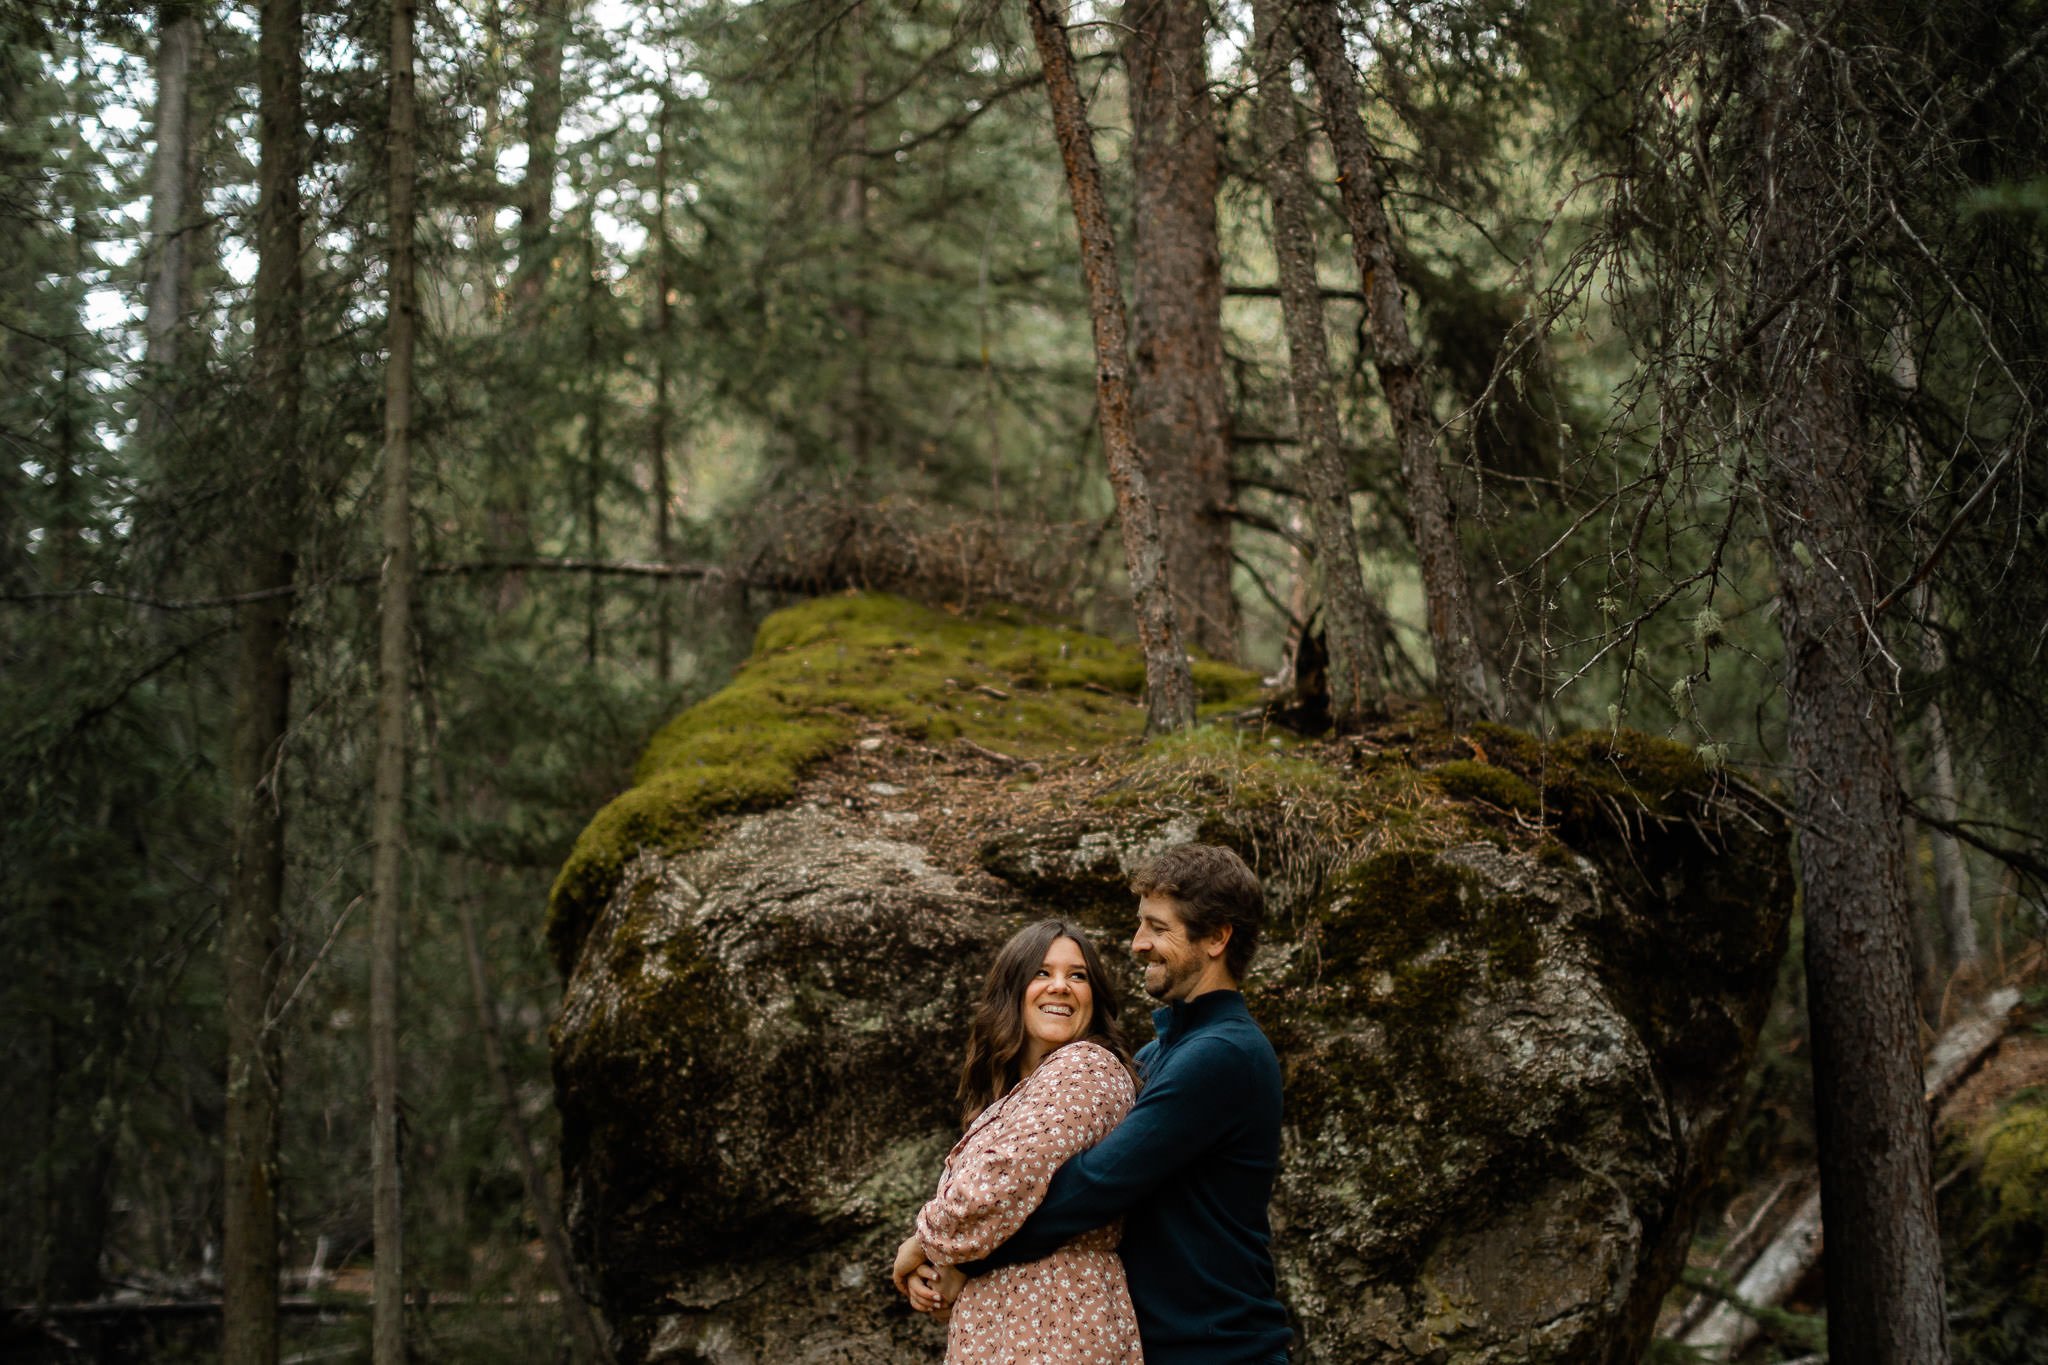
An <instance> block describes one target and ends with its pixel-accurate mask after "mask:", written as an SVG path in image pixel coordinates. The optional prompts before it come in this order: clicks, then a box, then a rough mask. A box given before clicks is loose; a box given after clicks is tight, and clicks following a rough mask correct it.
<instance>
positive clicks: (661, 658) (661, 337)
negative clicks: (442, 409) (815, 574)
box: [647, 94, 673, 686]
mask: <svg viewBox="0 0 2048 1365" xmlns="http://www.w3.org/2000/svg"><path fill="white" fill-rule="evenodd" d="M668 124H669V101H668V96H667V95H666V94H664V95H663V96H662V100H661V114H660V117H659V118H658V119H657V120H656V121H655V131H654V137H655V142H654V322H653V326H652V328H651V329H650V330H651V331H652V332H653V334H654V413H653V419H652V421H651V423H650V425H649V431H648V451H647V462H648V466H649V469H648V473H649V476H650V478H649V481H650V482H651V483H653V485H654V558H655V561H656V562H657V563H661V564H666V563H668V561H669V553H670V550H671V549H672V548H673V547H672V546H671V544H670V541H669V528H668V516H669V502H670V499H671V496H672V495H671V493H670V491H669V475H668V355H669V345H670V341H671V337H670V309H669V301H668V294H669V289H670V287H671V285H670V279H669V265H668ZM670 595H671V594H670V589H669V585H668V584H666V583H663V584H659V585H657V586H656V587H655V589H654V676H655V677H656V679H657V680H659V681H660V682H661V683H662V684H663V685H664V686H665V685H667V683H668V682H669V678H670V673H671V670H672V662H671V657H670V656H671V654H672V653H673V647H672V642H671V640H670V638H669V637H670V630H671V626H670V622H669V612H670V602H669V598H670Z"/></svg>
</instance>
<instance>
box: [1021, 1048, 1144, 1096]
mask: <svg viewBox="0 0 2048 1365" xmlns="http://www.w3.org/2000/svg"><path fill="white" fill-rule="evenodd" d="M1038 1074H1039V1075H1040V1076H1042V1077H1043V1078H1044V1079H1045V1080H1046V1081H1048V1082H1050V1083H1053V1084H1059V1083H1061V1082H1063V1081H1074V1080H1081V1079H1084V1078H1095V1079H1099V1078H1105V1077H1107V1078H1114V1079H1115V1080H1120V1081H1121V1082H1122V1083H1123V1084H1124V1085H1125V1086H1128V1085H1129V1084H1130V1083H1131V1073H1130V1072H1129V1071H1128V1070H1127V1069H1126V1068H1125V1067H1124V1064H1123V1062H1122V1060H1121V1059H1120V1058H1118V1056H1117V1055H1116V1054H1115V1053H1114V1052H1111V1051H1110V1050H1109V1049H1108V1048H1106V1047H1104V1046H1103V1045H1102V1044H1101V1043H1098V1042H1095V1041H1093V1040H1092V1039H1088V1038H1077V1039H1076V1040H1074V1041H1073V1042H1071V1043H1068V1044H1067V1045H1066V1046H1065V1047H1061V1048H1057V1049H1055V1050H1054V1051H1053V1053H1052V1054H1051V1055H1050V1056H1048V1057H1047V1058H1046V1059H1045V1060H1044V1061H1042V1062H1040V1063H1039V1064H1038Z"/></svg>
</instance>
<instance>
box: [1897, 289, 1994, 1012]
mask: <svg viewBox="0 0 2048 1365" xmlns="http://www.w3.org/2000/svg"><path fill="white" fill-rule="evenodd" d="M1893 345H1894V355H1893V359H1892V382H1893V383H1894V384H1896V385H1897V386H1898V387H1899V389H1900V391H1901V392H1902V393H1903V394H1905V395H1906V396H1907V397H1908V398H1910V397H1911V396H1912V395H1913V394H1915V393H1918V392H1919V389H1920V367H1919V364H1918V362H1916V361H1915V360H1914V358H1913V338H1912V336H1911V334H1910V333H1909V332H1908V331H1907V330H1906V329H1904V328H1899V329H1895V330H1894V333H1893ZM1903 430H1904V432H1905V446H1906V501H1907V502H1908V503H1909V504H1911V505H1913V506H1918V505H1919V503H1920V497H1921V491H1922V490H1923V489H1924V488H1925V487H1926V462H1925V460H1924V458H1923V456H1922V452H1921V447H1920V435H1919V432H1918V431H1917V430H1916V429H1915V428H1914V426H1913V422H1912V419H1911V417H1910V416H1909V417H1908V418H1907V420H1906V422H1905V423H1904V426H1903ZM1932 551H1933V546H1932V545H1930V544H1929V543H1928V539H1927V537H1926V536H1924V535H1919V534H1916V535H1915V536H1914V537H1913V557H1914V558H1915V559H1917V560H1924V559H1925V558H1926V557H1927V556H1928V555H1929V554H1931V553H1932ZM1913 612H1914V615H1915V616H1916V617H1917V618H1918V619H1919V621H1920V623H1921V624H1920V667H1921V668H1922V669H1923V670H1924V671H1925V672H1926V673H1927V674H1928V676H1930V677H1932V676H1934V675H1935V674H1938V673H1940V672H1941V671H1942V670H1943V669H1944V668H1947V667H1948V649H1947V647H1946V646H1945V645H1944V644H1943V643H1942V639H1941V632H1940V631H1939V630H1937V629H1935V625H1934V623H1935V621H1936V620H1937V619H1938V618H1939V616H1940V613H1941V603H1940V601H1939V600H1938V599H1937V598H1936V597H1935V595H1934V585H1933V584H1932V583H1931V582H1926V583H1922V584H1921V585H1920V586H1919V587H1918V588H1916V589H1915V590H1914V592H1913ZM1920 727H1921V737H1922V738H1923V739H1924V740H1925V741H1926V744H1927V769H1928V771H1927V801H1928V805H1929V807H1930V808H1931V809H1930V812H1929V813H1930V814H1932V815H1933V816H1934V817H1935V818H1936V819H1939V820H1951V821H1952V820H1954V819H1955V818H1956V814H1957V800H1956V766H1955V749H1954V746H1953V745H1951V744H1950V743H1949V737H1948V723H1947V722H1946V721H1945V720H1944V719H1943V718H1942V714H1941V703H1939V702H1937V701H1932V700H1930V701H1929V702H1928V703H1927V708H1926V710H1925V711H1923V712H1922V713H1921V717H1920ZM1927 838H1928V843H1929V846H1930V847H1931V848H1932V849H1933V851H1934V892H1935V899H1936V900H1937V901H1938V902H1939V903H1940V907H1941V925H1942V930H1943V935H1944V937H1945V939H1946V940H1947V947H1948V957H1949V966H1950V968H1951V969H1952V970H1954V971H1957V972H1961V973H1965V974H1966V976H1967V979H1968V981H1969V983H1970V984H1971V985H1972V986H1975V985H1978V984H1981V983H1980V975H1981V972H1982V969H1983V963H1982V957H1981V950H1980V949H1979V948H1978V946H1977V918H1976V915H1975V914H1974V913H1973V912H1972V909H1971V905H1970V869H1969V865H1968V864H1967V863H1965V862H1964V861H1963V850H1962V845H1961V844H1960V843H1959V842H1958V841H1957V839H1956V837H1955V836H1954V835H1953V834H1950V833H1948V832H1947V831H1946V830H1940V829H1934V828H1929V829H1928V831H1927Z"/></svg>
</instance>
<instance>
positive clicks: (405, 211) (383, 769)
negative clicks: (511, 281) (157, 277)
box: [370, 0, 419, 1365]
mask: <svg viewBox="0 0 2048 1365" xmlns="http://www.w3.org/2000/svg"><path fill="white" fill-rule="evenodd" d="M413 7H414V0H392V2H391V52H390V61H391V70H390V80H391V117H390V128H389V133H388V136H389V138H390V146H389V148H388V163H389V172H390V195H391V219H390V234H391V275H390V284H389V290H388V309H387V312H388V315H387V319H386V335H387V337H388V345H389V349H390V354H389V356H388V358H387V359H386V361H385V370H384V488H383V495H384V506H383V539H384V566H383V568H384V572H383V582H382V584H381V587H382V591H381V592H380V593H379V594H378V631H377V771H376V785H375V790H374V792H373V794H372V798H371V809H370V822H371V829H370V839H371V845H372V849H373V852H372V854H371V867H370V1090H371V1094H372V1106H371V1107H372V1116H371V1124H370V1180H371V1217H372V1229H373V1234H374V1236H375V1238H376V1249H377V1250H376V1261H375V1262H374V1267H373V1272H372V1283H371V1289H372V1309H371V1312H372V1319H371V1329H370V1343H371V1358H372V1359H373V1360H375V1361H376V1365H400V1362H402V1361H403V1360H404V1359H405V1254H404V1248H405V1219H404V1201H403V1197H402V1194H401V1191H400V1181H399V1151H398V965H399V933H398V927H399V911H400V908H401V905H402V903H403V899H404V898H403V895H402V890H401V883H402V877H403V871H404V857H405V766H406V765H405V718H406V712H407V710H408V709H409V707H410V705H411V694H410V688H409V687H408V686H407V683H406V677H407V665H408V664H409V662H410V660H411V656H412V649H411V643H412V584H413V573H412V369H413V364H412V362H413V340H414V331H415V327H416V324H417V317H418V307H417V304H418V300H417V297H416V292H415V288H414V274H413V214H414V211H413V181H414V174H415V167H416V165H417V159H418V143H419V135H418V126H417V121H416V119H415V114H414V88H413V50H412V47H413V43H412V34H413Z"/></svg>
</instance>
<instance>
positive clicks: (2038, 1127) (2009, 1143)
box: [1977, 1103, 2048, 1227]
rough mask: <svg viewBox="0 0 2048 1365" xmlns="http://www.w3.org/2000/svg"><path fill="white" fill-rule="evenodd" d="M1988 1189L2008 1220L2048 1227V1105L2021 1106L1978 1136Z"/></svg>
mask: <svg viewBox="0 0 2048 1365" xmlns="http://www.w3.org/2000/svg"><path fill="white" fill-rule="evenodd" d="M1977 1145H1978V1149H1979V1151H1980V1152H1981V1153H1982V1161H1983V1167H1982V1175H1981V1177H1980V1178H1981V1179H1982V1180H1983V1182H1984V1187H1985V1189H1986V1190H1987V1191H1989V1192H1990V1193H1991V1195H1992V1196H1993V1197H1994V1198H1995V1199H1996V1200H1997V1201H1998V1210H1999V1212H2000V1213H2001V1214H2003V1215H2004V1216H2006V1217H2008V1218H2016V1219H2024V1220H2026V1221H2027V1222H2030V1223H2032V1224H2034V1225H2035V1226H2037V1227H2048V1104H2027V1103H2019V1104H2014V1105H2012V1106H2011V1107H2009V1108H2008V1109H2007V1110H2006V1111H2005V1112H2004V1113H2003V1114H2001V1115H1999V1117H1998V1118H1997V1119H1996V1120H1995V1121H1994V1122H1992V1123H1991V1124H1989V1125H1987V1126H1986V1127H1985V1128H1984V1129H1983V1130H1982V1131H1980V1132H1979V1133H1978V1135H1977Z"/></svg>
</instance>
